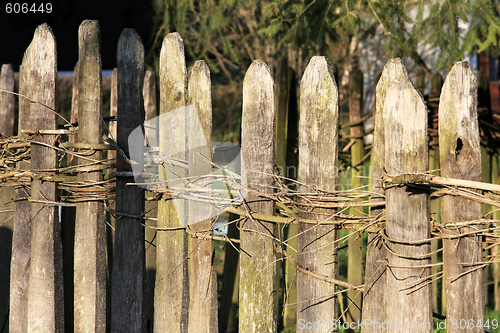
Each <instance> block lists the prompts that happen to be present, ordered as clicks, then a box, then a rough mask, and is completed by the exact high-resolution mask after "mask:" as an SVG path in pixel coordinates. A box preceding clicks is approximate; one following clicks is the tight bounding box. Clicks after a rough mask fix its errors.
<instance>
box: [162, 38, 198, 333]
mask: <svg viewBox="0 0 500 333" xmlns="http://www.w3.org/2000/svg"><path fill="white" fill-rule="evenodd" d="M159 76H160V117H164V118H162V119H165V121H164V122H163V121H161V120H160V126H159V128H160V137H159V144H160V155H162V156H165V157H167V158H168V157H169V151H170V150H171V149H172V148H173V147H177V148H176V149H181V150H182V147H185V128H184V126H181V125H180V122H175V123H176V124H177V125H178V127H177V128H175V129H174V128H173V122H171V121H167V120H169V119H170V118H169V116H170V115H168V113H169V112H173V111H175V110H177V109H179V108H185V106H186V94H187V70H186V60H185V58H184V43H183V41H182V38H181V36H180V35H179V34H178V33H170V34H168V35H167V36H166V37H165V39H164V40H163V45H162V49H161V53H160V75H159ZM177 112H178V114H177V113H176V114H177V115H179V117H183V113H181V112H179V111H177ZM177 157H178V156H177ZM168 170H169V171H171V172H175V173H176V174H177V175H179V176H181V177H182V176H183V175H185V171H184V170H183V169H180V168H169V169H168ZM166 172H167V171H166V170H164V169H163V167H162V166H160V179H161V180H162V181H166V178H165V174H166ZM176 185H179V186H181V184H176ZM168 199H169V198H168V196H166V195H164V196H163V197H162V198H161V199H160V200H159V202H158V222H157V223H158V227H159V228H164V227H179V226H181V225H184V222H185V221H184V219H185V210H183V209H181V210H179V211H177V210H176V207H175V205H174V203H173V201H172V200H168ZM177 200H181V199H177ZM179 206H182V201H180V203H179ZM186 258H187V237H186V233H185V231H184V230H178V231H169V232H159V233H158V235H157V247H156V263H157V265H156V269H157V270H156V285H155V317H154V329H155V332H162V333H163V332H179V333H181V332H182V333H184V332H186V331H187V325H188V305H189V291H188V279H187V267H188V265H187V260H186Z"/></svg>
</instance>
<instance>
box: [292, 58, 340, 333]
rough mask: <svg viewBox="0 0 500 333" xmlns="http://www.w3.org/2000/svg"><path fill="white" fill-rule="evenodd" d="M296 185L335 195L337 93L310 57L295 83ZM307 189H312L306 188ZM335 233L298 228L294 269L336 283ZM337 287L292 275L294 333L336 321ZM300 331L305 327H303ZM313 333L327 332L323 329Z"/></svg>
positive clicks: (318, 215) (326, 67)
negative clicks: (297, 92)
mask: <svg viewBox="0 0 500 333" xmlns="http://www.w3.org/2000/svg"><path fill="white" fill-rule="evenodd" d="M300 89H301V91H300V121H299V177H298V178H299V183H301V184H306V185H305V186H301V188H299V190H300V191H301V192H306V193H309V192H311V188H313V189H317V190H320V191H330V192H331V191H335V189H336V185H337V177H338V170H337V167H338V161H337V156H338V117H339V115H338V89H337V84H336V82H335V78H334V76H333V73H332V69H331V66H330V63H329V62H328V60H327V59H326V58H325V57H313V58H312V59H311V61H310V62H309V65H307V67H306V69H305V71H304V76H303V77H302V81H301V84H300ZM308 186H311V187H310V188H309V187H308ZM323 214H327V216H328V214H330V216H331V215H333V214H334V211H332V210H324V209H314V210H313V211H312V212H309V213H306V212H303V213H301V214H300V216H301V217H302V218H308V219H323V218H324V215H323ZM337 233H338V231H337V229H336V228H335V227H331V226H326V225H311V224H305V223H300V224H299V236H298V238H299V239H298V249H297V251H298V264H299V265H300V266H301V267H302V268H304V269H307V270H310V271H312V272H314V273H316V274H321V275H324V276H328V277H330V278H334V279H336V278H337V276H338V262H337V244H336V240H337ZM335 291H336V286H335V285H334V284H330V283H328V282H325V281H321V280H318V279H316V278H314V277H312V276H310V275H307V274H305V273H303V272H298V274H297V302H298V304H297V320H298V324H299V325H298V326H297V332H306V331H309V329H307V326H305V325H300V324H301V323H302V324H304V323H310V324H314V323H323V322H327V323H330V320H331V319H332V318H335V319H336V318H337V312H338V311H337V296H336V295H335ZM304 326H305V328H304ZM316 331H317V332H331V331H332V328H331V327H329V326H328V325H322V327H321V328H320V329H318V330H316Z"/></svg>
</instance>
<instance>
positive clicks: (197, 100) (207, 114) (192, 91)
mask: <svg viewBox="0 0 500 333" xmlns="http://www.w3.org/2000/svg"><path fill="white" fill-rule="evenodd" d="M188 82H189V88H188V94H189V98H188V105H191V104H194V105H195V106H196V110H197V111H198V116H199V118H200V123H201V125H202V126H201V127H202V128H203V133H204V134H205V139H206V142H207V143H209V142H210V141H211V137H212V91H211V87H212V85H211V81H210V69H209V68H208V65H207V63H206V62H205V61H204V60H198V61H196V62H195V63H194V66H193V68H192V69H191V73H190V74H189V80H188Z"/></svg>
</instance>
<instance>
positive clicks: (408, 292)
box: [369, 66, 433, 333]
mask: <svg viewBox="0 0 500 333" xmlns="http://www.w3.org/2000/svg"><path fill="white" fill-rule="evenodd" d="M398 74H399V75H398V76H396V77H395V78H394V80H393V82H392V83H391V84H390V85H389V88H388V90H387V93H386V96H385V105H384V115H383V116H384V125H385V130H384V133H385V163H384V167H385V169H386V170H387V173H388V174H390V175H396V174H400V173H405V172H408V173H412V172H426V171H427V170H428V143H427V109H426V107H425V104H424V101H423V99H422V96H421V95H420V94H419V93H418V91H417V90H416V89H415V87H414V86H413V85H412V84H411V82H410V80H409V79H408V76H407V74H406V70H405V69H404V67H403V66H402V71H399V73H398ZM386 216H387V222H386V223H387V226H386V231H387V236H388V239H387V240H385V241H386V244H387V246H388V248H389V249H390V251H388V253H387V261H388V265H389V266H388V271H387V290H386V293H385V297H386V307H387V309H386V311H387V320H388V321H392V322H393V323H395V325H396V323H397V324H398V326H395V327H394V330H391V332H408V328H407V327H406V323H412V324H413V323H418V324H419V325H418V326H419V327H418V328H415V329H413V326H412V331H415V332H427V333H430V332H433V329H432V324H433V322H432V304H431V288H430V285H429V282H430V281H429V280H430V278H429V275H430V268H429V267H425V265H429V264H430V242H428V241H424V242H421V243H417V244H409V242H420V241H422V240H425V239H428V238H429V237H430V223H429V194H428V193H425V192H422V191H421V190H420V189H419V188H418V187H412V186H409V185H403V186H400V187H393V188H389V189H387V190H386ZM406 242H408V243H406ZM369 319H371V318H369Z"/></svg>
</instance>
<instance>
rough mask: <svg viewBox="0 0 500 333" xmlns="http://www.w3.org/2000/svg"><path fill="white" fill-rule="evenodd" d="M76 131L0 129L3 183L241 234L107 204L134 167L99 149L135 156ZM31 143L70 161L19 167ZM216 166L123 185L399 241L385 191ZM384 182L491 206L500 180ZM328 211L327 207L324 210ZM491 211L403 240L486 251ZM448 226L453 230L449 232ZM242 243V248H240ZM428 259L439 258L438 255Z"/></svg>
mask: <svg viewBox="0 0 500 333" xmlns="http://www.w3.org/2000/svg"><path fill="white" fill-rule="evenodd" d="M76 131H77V130H76V128H73V129H71V130H52V131H29V132H26V133H23V136H22V137H0V168H1V170H0V187H4V186H16V187H24V188H29V187H30V185H31V180H32V179H41V180H42V181H53V182H57V183H58V188H59V189H60V190H64V191H63V192H61V193H63V194H62V195H61V196H60V198H59V201H58V202H52V201H37V202H41V203H45V204H46V205H49V206H76V204H77V203H78V202H84V201H94V200H98V201H103V202H104V205H105V208H106V210H107V211H108V212H110V213H111V214H112V215H113V216H115V217H118V218H119V217H120V216H126V217H132V218H136V219H137V220H138V222H139V223H141V224H142V225H143V226H145V227H148V228H154V229H156V230H157V231H172V230H179V229H185V230H186V232H187V233H189V234H190V235H192V236H194V237H197V238H209V239H215V240H222V241H228V242H231V243H232V244H233V246H234V247H235V248H236V246H235V245H234V243H239V240H238V239H230V238H228V237H227V236H225V235H224V234H223V236H215V235H213V233H212V231H213V230H214V229H219V228H222V227H225V226H226V225H227V224H225V225H222V226H218V227H215V222H216V220H217V218H215V219H214V220H215V221H214V223H213V224H212V229H211V230H205V231H200V230H197V231H193V230H192V229H191V228H190V227H189V225H188V226H181V227H175V228H156V227H154V226H150V225H146V224H145V220H153V221H154V220H157V219H156V218H153V217H149V216H146V213H148V212H146V213H145V214H143V215H140V216H136V215H130V214H126V213H122V212H117V211H115V210H113V209H112V208H110V206H111V204H112V203H113V202H114V200H115V194H116V193H115V180H116V177H132V178H130V179H131V180H133V179H134V178H133V174H132V172H116V171H114V170H115V169H114V168H115V167H116V159H102V158H100V157H99V156H101V155H102V153H101V152H102V151H103V150H116V151H117V153H118V154H119V155H121V156H122V157H123V158H124V159H125V160H126V161H127V162H128V163H129V164H133V163H134V161H131V160H130V159H129V158H128V157H127V156H126V155H125V153H124V152H123V150H121V149H120V147H118V145H117V144H116V143H115V141H113V140H112V139H111V138H108V137H107V136H103V142H105V143H103V144H94V145H92V144H82V143H70V142H66V141H63V140H62V138H64V137H66V136H67V135H74V134H76ZM39 135H55V136H56V138H57V139H56V143H55V145H54V146H51V145H48V144H45V143H40V142H38V141H37V140H36V137H37V136H39ZM32 144H42V145H44V146H46V147H50V148H52V149H55V150H56V151H57V152H58V161H59V165H65V164H68V163H65V162H64V161H67V160H68V159H71V160H72V163H71V165H69V166H61V167H59V168H57V169H51V170H37V169H31V170H19V169H17V168H16V165H17V164H18V163H20V162H23V161H26V162H29V160H30V147H31V145H32ZM75 162H76V163H75ZM154 163H155V164H156V165H155V166H154V167H155V168H156V169H158V166H159V165H165V164H169V163H170V164H175V165H176V166H179V164H182V163H179V161H175V160H158V159H157V160H156V161H155V162H154ZM212 164H213V163H212ZM184 167H185V168H187V164H185V166H184ZM213 167H214V169H220V170H222V171H223V172H222V175H217V174H215V173H214V174H212V175H205V176H200V177H186V178H183V179H182V178H180V179H178V180H177V181H176V182H174V183H169V188H164V187H162V186H160V185H161V184H160V182H159V181H158V179H153V178H148V177H145V178H144V179H149V180H150V182H149V183H141V184H138V183H135V182H134V181H131V182H130V183H127V185H129V186H132V185H141V186H143V187H145V188H147V190H148V191H149V193H150V195H148V198H147V200H150V201H154V200H159V199H160V198H162V197H163V198H165V199H167V200H170V199H175V198H184V199H189V200H195V201H199V202H209V203H211V204H212V205H213V206H214V208H215V209H216V210H217V209H219V210H220V211H229V212H230V213H233V214H236V215H239V216H240V217H239V218H238V219H236V220H235V221H230V222H229V223H236V222H239V221H241V220H244V219H255V220H261V221H266V222H272V223H276V224H278V225H279V226H280V227H284V226H286V225H288V224H290V223H299V222H301V223H308V224H311V225H331V226H334V227H335V228H337V229H346V230H350V231H361V232H369V233H374V234H376V235H377V236H376V237H375V238H374V240H373V241H374V242H376V243H377V244H379V246H384V247H385V248H386V249H387V250H388V251H391V250H390V248H389V247H388V246H387V244H389V243H391V242H393V243H402V242H401V241H398V240H393V239H390V238H389V237H388V236H387V234H386V233H385V210H384V209H383V208H384V207H385V201H384V199H385V198H384V196H383V195H381V194H378V193H374V192H371V191H369V190H368V186H366V185H365V186H362V187H359V188H356V189H352V190H344V191H334V192H324V191H319V190H316V189H314V188H312V187H309V186H307V185H306V184H300V183H299V182H297V181H295V180H292V179H288V178H285V177H282V176H280V175H279V174H278V172H276V173H275V174H273V177H274V180H275V181H274V188H273V194H265V193H261V192H258V191H256V190H254V189H252V186H251V184H247V185H248V187H243V186H242V185H241V177H240V175H238V174H236V173H233V172H231V171H230V170H228V169H226V168H225V167H222V166H217V165H215V164H213ZM90 171H102V172H103V173H104V180H103V181H101V182H88V181H87V182H85V181H83V182H82V181H78V179H77V178H78V176H77V175H78V174H79V173H84V172H90ZM247 172H249V171H247ZM155 180H156V181H155ZM217 182H223V184H226V185H227V184H228V185H230V188H231V189H232V191H230V192H232V193H229V192H228V190H227V187H226V188H224V189H217V186H214V184H215V183H217ZM181 183H182V184H181ZM383 184H384V188H389V187H394V186H407V187H408V188H409V189H410V190H411V189H414V190H416V191H419V193H422V192H426V193H429V194H430V196H431V197H440V196H444V195H452V196H459V197H463V198H467V199H469V200H473V201H476V202H479V203H482V204H487V205H491V206H493V207H494V209H495V210H498V209H500V185H496V184H489V183H482V182H475V181H467V180H460V179H451V178H444V177H438V176H434V175H431V174H402V175H396V176H391V175H385V176H383ZM219 188H220V186H219ZM297 189H300V190H297ZM249 192H251V193H253V194H256V195H257V196H258V197H259V200H272V201H273V202H274V203H275V207H276V210H275V214H274V215H264V214H259V213H256V212H252V211H251V210H250V208H249V206H248V202H247V201H245V200H244V194H247V193H249ZM27 193H29V191H27ZM16 200H30V201H32V202H33V201H34V200H33V199H31V198H30V197H25V198H20V199H13V200H10V201H8V202H4V203H2V206H3V207H6V205H7V204H8V203H10V202H13V201H16ZM351 207H357V208H362V207H372V208H378V211H381V213H379V214H378V215H376V216H370V215H368V214H365V215H364V216H354V215H349V214H346V213H345V212H346V211H347V210H348V209H349V208H351ZM318 208H320V209H321V212H323V213H321V215H322V216H323V218H322V219H321V220H311V219H305V218H301V217H300V216H301V215H302V214H301V213H302V212H305V213H307V212H311V211H313V210H316V209H318ZM380 208H382V209H380ZM0 211H1V212H7V211H9V210H8V209H5V208H4V209H2V208H1V207H0ZM325 211H326V212H327V213H324V212H325ZM315 212H316V211H315ZM491 214H492V212H490V213H488V214H487V215H486V216H484V217H483V218H482V219H479V220H474V221H461V222H455V223H448V224H442V223H437V221H436V220H434V219H433V217H432V216H431V238H429V239H422V240H420V241H416V242H412V243H411V244H410V243H408V242H405V243H406V244H408V245H418V244H425V243H429V242H430V241H431V239H438V238H439V239H444V238H461V237H470V236H476V237H478V238H477V239H478V240H480V241H482V242H483V243H487V244H486V245H487V246H485V247H484V250H485V251H486V250H488V249H491V248H493V247H495V246H497V245H500V241H499V235H500V230H499V226H500V221H499V220H494V219H491V218H489V217H490V216H491ZM466 227H467V228H466ZM446 231H453V232H452V233H450V232H446ZM281 234H282V233H281ZM265 236H269V235H265ZM271 237H273V238H274V239H275V240H276V244H277V245H276V250H277V252H278V253H280V254H282V255H283V257H286V258H288V259H290V260H293V258H292V257H291V256H290V255H289V253H290V252H291V251H294V252H295V251H296V249H293V248H291V247H290V246H289V245H288V244H287V241H288V240H280V239H278V238H276V237H275V236H271ZM352 237H359V236H357V233H350V234H349V235H347V236H344V237H341V238H339V239H338V240H337V242H338V244H337V246H338V247H341V246H344V245H342V244H347V243H349V242H351V241H352ZM239 250H241V251H244V249H239ZM438 251H440V250H438ZM396 255H397V254H396ZM430 255H431V253H429V254H427V255H426V257H430ZM412 258H413V257H408V259H412ZM421 258H422V257H421V256H420V257H419V258H413V259H421ZM496 261H497V259H496V258H495V256H491V255H490V256H489V257H485V261H484V263H482V264H481V265H480V266H481V267H484V266H486V265H488V264H491V263H493V262H496ZM293 264H294V265H295V266H297V269H299V270H301V267H300V266H298V264H297V263H296V262H293ZM441 264H442V263H438V265H441ZM431 265H436V263H434V264H431ZM478 268H479V267H475V268H474V269H478ZM302 270H303V269H302ZM304 273H307V274H309V275H314V273H313V272H309V271H305V272H304ZM315 277H316V278H319V279H322V280H324V281H326V282H330V283H335V284H337V285H339V286H340V287H343V288H345V289H344V290H342V291H345V290H349V289H356V290H359V291H362V290H363V286H356V285H352V284H350V283H347V282H344V281H340V280H336V279H331V278H329V277H326V276H315ZM434 278H436V277H434ZM434 278H433V279H434ZM437 278H440V277H437Z"/></svg>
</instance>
